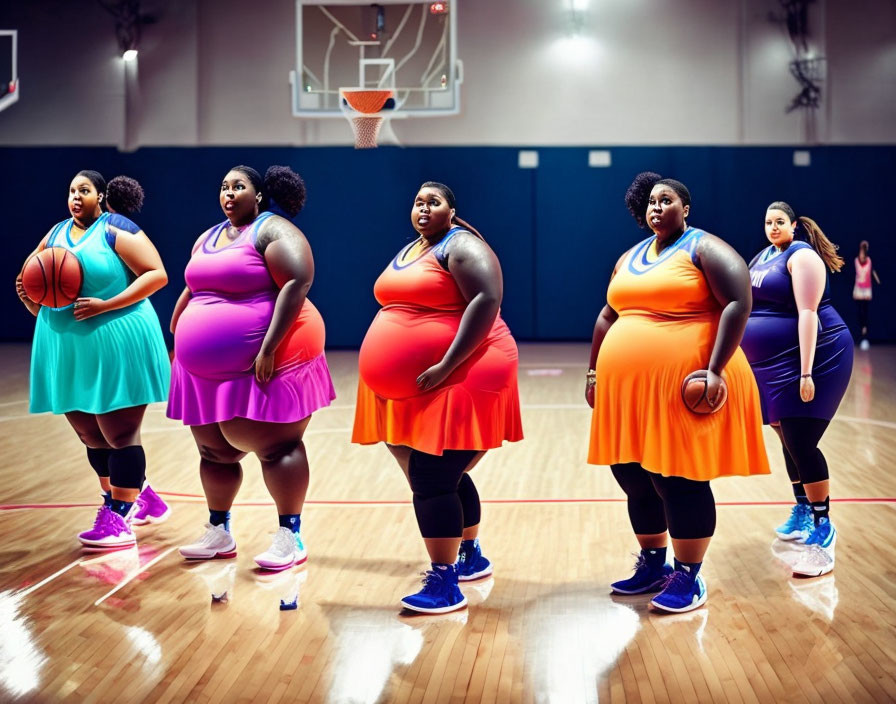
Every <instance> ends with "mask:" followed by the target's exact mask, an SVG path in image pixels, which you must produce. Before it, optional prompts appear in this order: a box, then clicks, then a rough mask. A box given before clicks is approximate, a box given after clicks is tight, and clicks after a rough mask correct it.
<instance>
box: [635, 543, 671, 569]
mask: <svg viewBox="0 0 896 704" xmlns="http://www.w3.org/2000/svg"><path fill="white" fill-rule="evenodd" d="M641 554H642V555H643V556H644V559H645V560H647V564H648V565H649V566H650V567H653V568H654V569H658V568H660V567H662V566H663V565H665V564H666V548H642V549H641Z"/></svg>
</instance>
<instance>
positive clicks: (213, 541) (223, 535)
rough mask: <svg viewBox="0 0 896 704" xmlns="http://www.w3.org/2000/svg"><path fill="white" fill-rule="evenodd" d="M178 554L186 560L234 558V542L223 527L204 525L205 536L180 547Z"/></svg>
mask: <svg viewBox="0 0 896 704" xmlns="http://www.w3.org/2000/svg"><path fill="white" fill-rule="evenodd" d="M180 554H181V555H183V556H184V557H185V558H187V559H188V560H216V559H219V558H223V559H226V558H230V557H236V541H235V540H234V539H233V536H232V535H231V534H230V533H228V532H227V531H226V530H224V526H223V525H221V526H213V525H212V524H211V523H206V524H205V534H204V535H203V536H202V537H201V538H200V539H199V540H197V541H196V542H195V543H190V544H189V545H181V547H180Z"/></svg>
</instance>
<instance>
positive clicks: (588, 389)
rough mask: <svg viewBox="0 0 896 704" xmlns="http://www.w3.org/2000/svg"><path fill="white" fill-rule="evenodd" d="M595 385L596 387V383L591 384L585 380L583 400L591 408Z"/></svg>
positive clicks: (592, 406)
mask: <svg viewBox="0 0 896 704" xmlns="http://www.w3.org/2000/svg"><path fill="white" fill-rule="evenodd" d="M596 387H597V384H592V383H591V382H589V381H586V382H585V402H586V403H587V404H588V405H589V406H590V407H591V408H594V389H595V388H596Z"/></svg>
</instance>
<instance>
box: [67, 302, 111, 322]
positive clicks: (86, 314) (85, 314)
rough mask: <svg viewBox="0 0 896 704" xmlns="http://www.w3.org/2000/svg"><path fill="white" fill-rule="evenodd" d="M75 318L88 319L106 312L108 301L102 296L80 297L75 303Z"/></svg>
mask: <svg viewBox="0 0 896 704" xmlns="http://www.w3.org/2000/svg"><path fill="white" fill-rule="evenodd" d="M73 312H74V314H75V320H87V318H92V317H93V316H95V315H99V314H100V313H105V312H106V302H105V301H104V300H103V299H102V298H79V299H78V300H76V301H75V304H74V311H73Z"/></svg>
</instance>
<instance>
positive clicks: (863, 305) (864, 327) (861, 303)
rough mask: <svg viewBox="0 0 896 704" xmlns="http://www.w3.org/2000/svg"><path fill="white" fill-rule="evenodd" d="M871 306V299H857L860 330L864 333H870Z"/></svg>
mask: <svg viewBox="0 0 896 704" xmlns="http://www.w3.org/2000/svg"><path fill="white" fill-rule="evenodd" d="M870 307H871V301H865V300H860V299H856V309H857V311H858V314H859V332H860V333H861V334H862V335H867V334H868V309H869V308H870Z"/></svg>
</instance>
